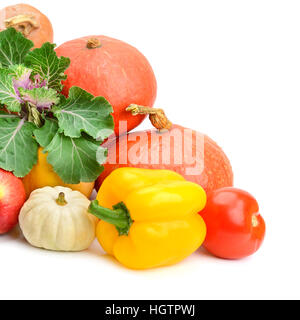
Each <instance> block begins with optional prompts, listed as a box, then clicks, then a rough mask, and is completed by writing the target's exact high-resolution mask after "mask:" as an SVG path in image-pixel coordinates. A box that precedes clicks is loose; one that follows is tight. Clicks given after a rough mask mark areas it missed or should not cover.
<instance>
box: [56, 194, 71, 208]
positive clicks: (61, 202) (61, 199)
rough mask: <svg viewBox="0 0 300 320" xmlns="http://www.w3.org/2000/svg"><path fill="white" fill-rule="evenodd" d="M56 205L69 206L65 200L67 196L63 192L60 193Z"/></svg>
mask: <svg viewBox="0 0 300 320" xmlns="http://www.w3.org/2000/svg"><path fill="white" fill-rule="evenodd" d="M56 203H57V204H58V205H59V206H65V205H66V204H68V202H67V201H66V198H65V194H64V193H63V192H60V193H59V195H58V198H57V199H56Z"/></svg>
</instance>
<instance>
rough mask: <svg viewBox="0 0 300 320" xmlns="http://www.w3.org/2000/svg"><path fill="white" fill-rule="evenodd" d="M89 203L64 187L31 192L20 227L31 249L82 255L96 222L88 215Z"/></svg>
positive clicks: (77, 193)
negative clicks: (71, 252) (72, 252)
mask: <svg viewBox="0 0 300 320" xmlns="http://www.w3.org/2000/svg"><path fill="white" fill-rule="evenodd" d="M89 205H90V201H89V200H88V199H87V198H86V197H85V196H84V195H83V194H81V193H80V192H78V191H73V190H71V189H69V188H64V187H55V188H51V187H45V188H42V189H37V190H35V191H33V192H32V193H31V195H30V198H29V199H28V200H27V202H26V203H25V204H24V206H23V208H22V210H21V212H20V216H19V223H20V227H21V230H22V232H23V234H24V237H25V238H26V240H27V241H28V242H29V243H30V244H31V245H33V246H35V247H39V248H44V249H48V250H54V251H81V250H85V249H87V248H88V247H89V246H90V245H91V243H92V242H93V240H94V239H95V230H96V224H97V221H98V219H97V218H96V217H95V216H93V215H91V214H89V213H88V211H87V210H88V207H89Z"/></svg>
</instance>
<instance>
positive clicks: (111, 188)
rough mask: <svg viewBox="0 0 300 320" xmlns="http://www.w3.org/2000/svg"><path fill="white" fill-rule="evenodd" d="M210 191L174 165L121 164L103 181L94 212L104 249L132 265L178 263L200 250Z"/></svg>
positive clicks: (93, 207) (98, 235)
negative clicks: (203, 212)
mask: <svg viewBox="0 0 300 320" xmlns="http://www.w3.org/2000/svg"><path fill="white" fill-rule="evenodd" d="M205 205H206V193H205V191H204V190H203V189H202V188H201V187H200V186H199V185H197V184H194V183H192V182H188V181H186V180H185V179H184V178H183V177H182V176H180V175H179V174H177V173H175V172H173V171H168V170H149V169H137V168H120V169H117V170H115V171H113V172H112V173H111V174H110V175H109V176H108V177H107V178H106V179H105V181H104V182H103V184H102V186H101V188H100V190H99V193H98V196H97V200H95V201H93V202H92V203H91V205H90V208H89V212H90V213H92V214H94V215H95V216H96V217H97V218H99V219H101V220H102V221H100V222H99V224H98V226H97V230H96V235H97V238H98V241H99V242H100V244H101V246H102V247H103V249H104V250H105V251H106V252H107V253H108V254H110V255H112V256H114V257H115V258H116V259H117V260H118V261H119V262H120V263H121V264H123V265H125V266H126V267H128V268H131V269H149V268H156V267H161V266H166V265H172V264H175V263H177V262H180V261H181V260H183V259H185V258H186V257H188V256H189V255H191V254H192V253H193V252H195V251H196V250H197V249H198V248H199V247H200V246H201V244H202V243H203V241H204V239H205V236H206V226H205V223H204V221H203V219H202V218H201V217H200V215H199V214H198V212H199V211H201V210H203V209H204V207H205Z"/></svg>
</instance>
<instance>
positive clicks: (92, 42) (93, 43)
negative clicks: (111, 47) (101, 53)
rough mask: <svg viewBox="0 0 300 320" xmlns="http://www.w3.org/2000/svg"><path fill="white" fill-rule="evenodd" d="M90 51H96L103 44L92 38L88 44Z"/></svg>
mask: <svg viewBox="0 0 300 320" xmlns="http://www.w3.org/2000/svg"><path fill="white" fill-rule="evenodd" d="M86 47H87V48H88V49H96V48H100V47H102V43H101V41H100V40H99V39H97V38H90V39H89V40H88V42H87V44H86Z"/></svg>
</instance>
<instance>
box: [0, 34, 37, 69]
mask: <svg viewBox="0 0 300 320" xmlns="http://www.w3.org/2000/svg"><path fill="white" fill-rule="evenodd" d="M31 48H33V42H32V41H30V40H28V39H26V38H25V37H24V36H23V35H22V34H21V33H20V32H17V31H16V30H15V29H14V28H9V29H6V30H4V31H2V32H0V64H1V65H2V67H9V66H11V65H14V64H22V63H23V62H24V58H25V56H26V55H27V53H28V52H29V51H30V49H31Z"/></svg>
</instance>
